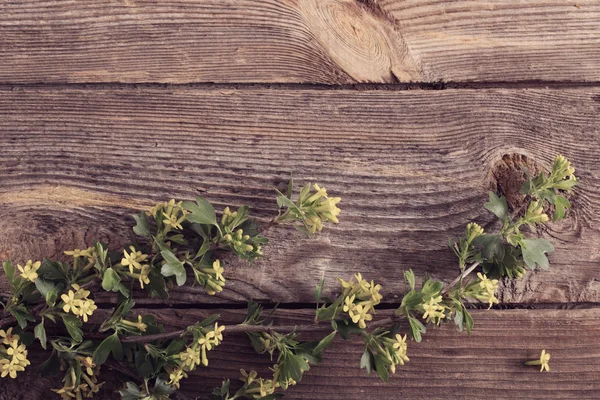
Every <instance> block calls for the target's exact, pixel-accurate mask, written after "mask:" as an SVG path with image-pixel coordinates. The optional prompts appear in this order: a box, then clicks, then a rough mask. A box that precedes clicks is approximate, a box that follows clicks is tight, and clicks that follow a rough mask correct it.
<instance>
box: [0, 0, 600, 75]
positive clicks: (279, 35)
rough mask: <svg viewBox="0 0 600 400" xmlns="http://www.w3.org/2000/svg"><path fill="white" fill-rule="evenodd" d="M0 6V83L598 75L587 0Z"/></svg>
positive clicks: (597, 14) (90, 0) (599, 58)
mask: <svg viewBox="0 0 600 400" xmlns="http://www.w3.org/2000/svg"><path fill="white" fill-rule="evenodd" d="M0 15H2V18H1V19H0V83H7V82H9V83H17V82H19V83H39V82H46V83H47V82H54V83H57V82H60V83H62V82H136V83H138V82H168V83H189V82H225V83H228V82H271V83H272V82H280V83H290V82H303V83H324V84H340V83H341V84H347V83H355V82H387V83H395V82H398V81H402V82H409V81H422V82H434V81H438V80H443V81H523V80H549V81H586V82H589V81H598V80H600V68H598V66H599V65H600V52H598V51H597V50H598V48H599V47H600V25H599V24H598V20H599V19H600V4H598V2H597V1H595V0H582V1H578V2H577V4H575V2H573V3H569V2H564V1H559V0H532V1H527V2H518V1H514V0H502V1H495V2H489V1H481V0H478V1H471V0H462V1H453V2H430V1H429V2H425V1H421V0H411V1H404V0H403V1H400V0H260V1H256V0H189V1H165V0H136V1H112V0H79V1H76V2H73V1H68V0H59V1H41V2H40V1H36V2H31V1H24V0H16V1H11V2H2V3H1V4H0Z"/></svg>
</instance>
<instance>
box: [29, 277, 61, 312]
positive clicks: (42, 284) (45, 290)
mask: <svg viewBox="0 0 600 400" xmlns="http://www.w3.org/2000/svg"><path fill="white" fill-rule="evenodd" d="M34 283H35V287H36V289H37V290H38V291H39V292H40V294H41V295H42V296H43V297H44V298H45V299H46V304H48V305H49V306H50V307H54V304H56V298H57V297H58V290H57V288H56V286H55V285H54V284H53V283H52V282H50V281H47V280H45V279H42V278H37V279H36V280H35V281H34Z"/></svg>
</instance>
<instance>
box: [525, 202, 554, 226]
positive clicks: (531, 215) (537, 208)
mask: <svg viewBox="0 0 600 400" xmlns="http://www.w3.org/2000/svg"><path fill="white" fill-rule="evenodd" d="M525 219H526V220H527V222H531V223H538V222H547V221H548V220H549V218H548V215H546V214H544V208H543V207H542V205H541V204H540V202H539V201H538V200H536V201H533V202H531V203H530V204H529V207H527V212H525Z"/></svg>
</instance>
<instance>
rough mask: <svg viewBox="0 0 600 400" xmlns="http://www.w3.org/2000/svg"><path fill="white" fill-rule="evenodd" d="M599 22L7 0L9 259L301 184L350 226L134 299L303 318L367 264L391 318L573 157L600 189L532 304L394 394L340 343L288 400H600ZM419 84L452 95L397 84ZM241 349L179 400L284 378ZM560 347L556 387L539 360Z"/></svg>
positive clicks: (339, 8)
mask: <svg viewBox="0 0 600 400" xmlns="http://www.w3.org/2000/svg"><path fill="white" fill-rule="evenodd" d="M598 21H600V3H599V2H598V1H596V0H585V1H574V2H565V1H559V0H531V1H514V0H499V1H482V0H456V1H451V2H449V1H446V2H432V1H423V0H173V1H165V0H77V1H71V0H52V1H46V0H42V1H24V0H13V1H3V2H1V1H0V149H1V150H2V151H0V260H3V259H6V258H8V257H12V258H14V259H15V260H17V261H23V260H25V259H28V258H42V257H59V258H60V257H61V254H62V251H63V250H70V249H73V248H75V247H82V246H86V245H89V244H90V243H92V241H93V240H95V239H99V240H102V241H104V242H107V243H109V244H110V245H111V247H113V248H117V247H120V246H121V245H123V244H124V243H126V242H127V241H128V240H129V230H130V227H131V225H132V223H133V220H132V219H131V218H130V217H128V215H129V214H131V213H133V212H135V211H137V210H139V209H142V208H146V207H148V206H150V205H151V204H152V203H155V202H158V201H162V200H165V199H168V198H171V197H175V198H179V199H191V198H193V197H195V196H196V195H202V196H205V197H207V198H208V199H209V200H211V201H213V202H214V203H215V204H216V205H217V208H218V209H221V208H223V207H225V206H226V205H234V206H237V205H242V204H249V205H250V206H251V208H252V212H253V213H254V215H256V216H257V217H258V218H259V219H261V220H266V218H268V217H269V216H271V215H273V213H275V212H276V206H275V202H274V201H273V200H274V196H273V190H272V188H273V187H274V186H276V187H280V188H283V187H285V184H286V182H287V178H288V176H289V172H293V173H294V175H295V179H296V182H297V184H298V185H300V184H303V183H306V182H319V183H322V184H324V185H325V186H327V188H328V189H329V191H330V192H331V193H339V194H341V196H342V197H343V202H342V204H341V207H342V210H343V213H342V215H341V218H340V219H341V223H340V224H339V225H336V226H330V227H327V229H326V231H325V232H324V234H322V235H320V236H318V237H317V238H315V239H311V240H309V239H305V238H303V237H302V236H301V235H300V234H299V233H297V232H295V231H294V230H293V229H288V228H281V227H277V228H274V229H273V230H272V231H270V232H269V233H268V236H270V237H271V238H272V239H273V240H272V242H271V243H270V244H269V245H268V246H267V247H266V248H265V258H264V260H262V261H259V262H256V263H255V264H253V265H249V264H247V263H244V262H234V261H233V260H226V274H225V275H226V277H227V279H228V285H227V287H226V289H227V290H226V291H224V292H223V293H222V295H220V296H206V295H205V294H204V293H203V291H202V290H199V289H196V288H191V287H183V288H179V289H177V290H174V291H172V292H171V297H170V299H169V300H167V301H157V300H153V299H148V298H145V297H144V296H145V295H144V294H143V293H136V296H138V298H137V299H136V301H137V302H138V306H142V307H147V309H146V311H147V312H149V313H154V314H155V315H156V316H157V317H159V318H160V319H161V320H162V321H164V322H165V324H166V326H167V329H169V330H170V329H179V328H181V327H183V326H186V325H188V324H191V323H193V322H196V320H198V319H200V318H201V317H202V315H205V314H206V313H209V312H221V313H222V315H223V319H224V321H226V322H230V323H236V322H239V321H240V320H241V319H242V311H241V310H237V311H236V310H232V308H237V307H241V306H240V304H241V303H242V302H245V301H246V300H247V298H253V299H255V300H260V301H263V302H282V303H285V307H287V309H285V310H281V312H279V313H278V319H279V322H280V323H288V324H289V323H292V322H293V321H296V322H298V321H304V320H306V321H310V319H311V318H312V315H313V313H314V307H313V305H311V304H309V303H310V302H311V301H312V296H311V293H312V289H313V287H314V285H315V283H316V282H317V281H318V279H319V278H320V277H321V275H322V274H324V275H325V279H326V284H327V286H326V292H327V293H329V292H330V291H332V290H333V291H335V288H336V284H335V281H334V279H335V277H336V276H342V277H344V276H345V277H349V276H350V275H351V274H352V273H355V272H358V271H361V272H363V274H364V275H365V276H367V277H368V278H370V279H375V280H377V281H382V283H383V286H384V289H383V292H384V295H385V298H384V301H385V302H386V305H385V306H386V307H388V308H390V309H391V308H394V307H395V305H397V303H398V301H399V297H398V296H400V295H401V294H402V293H403V291H404V286H403V284H402V272H403V271H404V270H406V269H408V268H412V269H413V270H414V271H415V273H416V274H417V276H419V277H423V276H424V275H425V274H429V275H431V276H433V277H435V278H439V279H443V280H445V281H446V282H448V281H450V280H452V279H453V278H454V277H455V276H456V274H457V270H456V262H455V259H454V257H453V254H452V252H451V251H450V250H449V249H448V248H447V246H446V243H447V241H448V238H449V237H455V236H458V235H460V234H461V233H462V232H463V229H464V227H465V225H466V224H467V223H468V222H470V221H473V220H474V221H477V222H479V223H481V224H482V225H484V226H486V228H489V229H491V228H493V226H491V225H490V224H491V221H492V218H491V217H490V215H489V214H488V213H487V212H486V211H485V210H484V209H483V207H482V204H483V203H484V202H485V201H486V199H487V195H486V192H487V191H488V190H489V189H494V190H499V191H501V192H503V193H505V194H507V197H508V198H509V201H510V202H511V204H512V205H518V198H517V196H514V193H513V191H514V186H515V183H514V178H515V176H517V175H518V173H515V172H514V171H515V166H516V165H517V166H518V165H519V164H520V163H522V162H525V163H527V165H529V166H533V167H544V166H548V165H549V163H550V162H551V160H552V158H553V157H554V156H555V155H556V154H557V153H562V154H564V155H565V156H567V157H568V158H569V159H571V160H572V161H573V163H574V165H575V166H576V168H577V175H578V176H579V177H580V178H581V186H580V187H579V188H578V190H577V192H576V194H575V196H574V197H573V198H572V199H571V200H572V203H573V206H574V208H573V210H572V211H570V212H569V214H568V217H567V219H566V220H565V221H564V222H563V223H561V224H549V225H548V227H547V229H545V230H544V231H543V232H539V233H540V234H542V235H543V236H544V237H546V238H549V239H550V240H552V242H553V243H554V244H555V247H556V250H555V252H554V253H553V254H552V255H551V257H550V262H551V269H550V270H549V271H546V272H543V273H533V274H528V275H527V276H526V277H525V278H524V279H523V280H521V281H519V282H517V283H514V284H509V285H507V284H503V287H502V289H501V290H500V293H499V297H500V300H501V301H502V305H501V306H500V307H501V308H521V306H524V307H527V308H533V309H531V310H529V309H527V310H526V309H510V310H507V309H502V310H492V311H485V310H473V315H474V318H475V324H476V326H475V330H474V332H473V335H472V336H471V337H467V336H466V335H465V334H460V333H457V332H455V330H454V328H453V327H451V326H446V327H443V328H441V329H439V330H435V331H432V332H430V333H428V334H427V336H426V337H425V340H424V342H423V343H421V344H415V343H410V348H409V356H410V357H411V361H410V362H409V363H408V364H407V365H406V366H405V367H404V368H401V369H399V371H398V374H397V375H396V376H395V377H393V378H392V379H391V381H390V382H389V383H387V384H383V383H381V382H380V381H379V380H378V378H376V377H374V376H372V377H368V376H366V375H365V372H364V371H361V370H359V369H358V365H359V359H360V354H361V352H362V346H361V344H360V342H359V341H356V340H355V341H351V342H349V343H348V342H342V341H341V340H336V342H335V347H334V349H333V350H334V351H331V352H329V353H328V354H327V357H326V361H325V362H324V364H323V365H322V366H320V367H317V368H315V369H313V370H312V371H310V372H309V373H308V374H307V376H306V378H305V379H304V381H303V382H302V383H301V385H299V386H297V387H294V388H292V389H291V390H290V391H289V394H288V395H287V398H291V399H316V398H319V399H332V400H335V399H344V400H352V399H357V400H358V399H364V398H372V397H375V396H379V397H381V398H383V399H396V398H410V399H418V398H424V399H425V398H465V399H467V398H469V399H472V398H493V399H504V398H511V399H512V398H527V399H533V398H544V399H547V398H578V399H586V398H597V397H598V391H599V390H600V379H599V377H600V352H599V351H598V345H597V344H598V341H599V340H600V308H598V307H597V305H598V303H599V302H600V281H599V279H600V229H599V228H598V226H599V223H600V171H599V168H598V161H599V160H600V159H599V156H598V154H600V87H599V86H598V82H600V68H599V66H600V52H599V51H598V49H599V48H600V24H599V23H598ZM440 81H442V82H443V83H441V84H440V83H439V82H440ZM363 82H365V83H368V84H366V85H354V84H356V83H363ZM407 82H414V84H408V85H404V84H401V85H399V84H398V83H407ZM126 83H129V84H126ZM165 83H167V84H176V85H163V84H165ZM211 83H217V84H214V85H213V84H211ZM38 84H41V85H38ZM130 84H135V85H130ZM138 84H141V85H138ZM329 85H333V86H329ZM547 85H548V86H550V87H552V89H548V88H547ZM414 87H416V88H430V89H431V88H455V90H441V91H437V90H436V91H430V90H428V91H423V90H416V91H401V90H399V89H404V88H414ZM466 87H468V88H476V89H478V90H471V89H465V88H466ZM353 88H358V89H360V90H358V91H357V90H351V89H353ZM483 88H488V89H483ZM340 89H341V90H340ZM5 289H6V283H5V281H2V280H1V279H0V292H3V291H5ZM140 296H141V297H140ZM97 300H98V301H99V305H100V306H101V308H104V309H106V308H110V302H112V301H113V300H114V299H113V298H111V297H106V296H102V295H98V296H97ZM209 303H210V304H209ZM170 306H173V308H166V307H170ZM586 307H590V308H589V309H587V308H586ZM594 307H595V308H594ZM101 312H106V310H99V311H98V313H101ZM142 312H145V311H142ZM389 312H390V310H387V311H384V312H382V315H385V314H386V313H389ZM305 338H306V339H311V338H312V337H311V336H306V337H305ZM226 339H228V341H227V342H226V345H224V346H222V347H220V349H219V350H218V351H215V352H211V363H210V368H206V369H202V370H200V371H199V372H198V373H197V374H196V375H194V376H193V377H192V378H191V379H188V380H187V381H186V383H185V384H184V386H183V388H182V389H183V390H182V391H180V394H179V395H178V398H179V399H186V400H187V399H195V398H201V399H204V398H207V396H206V393H207V392H208V391H209V390H210V389H211V388H212V387H214V386H216V385H218V384H219V382H220V381H221V379H223V378H231V379H232V380H236V379H237V377H238V368H246V369H249V368H253V367H255V368H257V369H259V370H260V371H261V372H263V373H266V372H268V367H269V366H270V365H271V364H270V362H269V360H268V359H267V358H265V357H260V356H256V355H253V353H252V351H251V349H250V347H249V346H248V343H247V340H246V339H245V338H244V337H243V335H242V336H235V335H234V336H231V337H226ZM543 348H545V349H546V350H548V351H550V353H551V354H552V359H551V366H552V372H551V373H544V374H540V373H539V372H537V371H536V369H535V368H526V367H524V366H523V365H522V363H523V361H525V360H527V359H530V358H535V357H536V356H538V355H539V351H540V350H541V349H543ZM38 350H39V349H36V347H35V346H32V347H31V348H30V356H31V359H32V360H33V361H34V364H35V363H36V362H39V361H41V360H42V359H43V358H42V357H43V354H42V352H41V351H38ZM232 361H234V362H233V363H232ZM104 377H105V378H106V380H108V381H109V382H113V383H112V386H111V384H107V385H106V387H105V390H104V392H103V393H102V396H101V397H102V398H103V399H113V398H116V394H115V393H114V391H113V389H114V388H115V386H114V385H115V382H117V381H119V380H122V379H123V378H124V375H123V373H122V372H118V371H109V370H107V369H106V368H105V373H104ZM57 386H59V385H58V384H57V383H56V382H51V381H48V380H46V379H40V378H38V377H37V376H36V374H35V372H34V370H33V369H32V368H29V370H28V371H27V372H26V373H25V375H24V376H22V377H20V378H19V379H18V380H16V381H12V380H7V379H3V380H1V381H0V400H13V399H24V400H38V399H45V398H49V397H53V396H49V394H51V393H50V392H49V388H51V387H57Z"/></svg>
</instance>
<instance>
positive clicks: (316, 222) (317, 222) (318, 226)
mask: <svg viewBox="0 0 600 400" xmlns="http://www.w3.org/2000/svg"><path fill="white" fill-rule="evenodd" d="M304 222H306V225H307V226H308V230H309V232H310V233H315V232H316V231H319V232H321V231H322V230H323V221H321V218H319V217H318V216H316V215H311V216H309V217H307V218H306V219H305V220H304Z"/></svg>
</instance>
